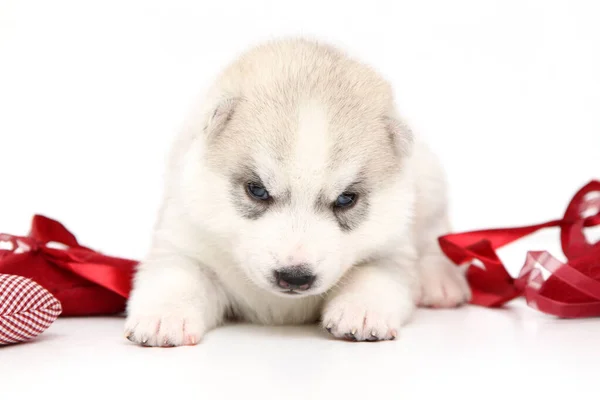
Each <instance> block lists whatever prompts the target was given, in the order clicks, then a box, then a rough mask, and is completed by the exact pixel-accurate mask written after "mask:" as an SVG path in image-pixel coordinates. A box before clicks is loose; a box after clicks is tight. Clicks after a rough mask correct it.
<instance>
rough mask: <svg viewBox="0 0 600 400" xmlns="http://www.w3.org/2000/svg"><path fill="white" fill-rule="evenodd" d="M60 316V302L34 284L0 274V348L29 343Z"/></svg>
mask: <svg viewBox="0 0 600 400" xmlns="http://www.w3.org/2000/svg"><path fill="white" fill-rule="evenodd" d="M61 312H62V307H61V305H60V302H59V301H58V300H57V299H56V298H55V297H54V296H53V295H52V294H51V293H50V292H48V291H47V290H46V289H44V288H43V287H42V286H40V285H38V284H37V283H36V282H34V281H32V280H31V279H27V278H24V277H22V276H16V275H7V274H0V345H5V344H13V343H19V342H25V341H27V340H30V339H33V338H34V337H36V336H38V335H39V334H40V333H42V332H44V331H45V330H46V329H48V327H49V326H50V325H51V324H52V323H53V322H54V321H55V320H56V318H58V316H59V315H60V313H61Z"/></svg>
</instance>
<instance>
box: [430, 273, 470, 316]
mask: <svg viewBox="0 0 600 400" xmlns="http://www.w3.org/2000/svg"><path fill="white" fill-rule="evenodd" d="M470 300H471V289H470V287H469V284H468V282H467V280H466V278H465V276H464V274H463V273H462V272H461V271H460V270H459V269H458V268H457V267H454V266H453V265H448V266H446V265H445V264H444V265H443V266H440V267H434V268H431V267H430V266H427V267H424V268H423V270H422V271H421V298H420V301H419V306H421V307H432V308H454V307H459V306H461V305H463V304H465V303H468V302H469V301H470Z"/></svg>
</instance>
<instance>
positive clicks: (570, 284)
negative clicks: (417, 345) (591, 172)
mask: <svg viewBox="0 0 600 400" xmlns="http://www.w3.org/2000/svg"><path fill="white" fill-rule="evenodd" d="M593 192H595V194H597V195H600V182H599V181H597V180H593V181H591V182H589V183H588V184H587V185H585V186H584V187H583V188H581V189H580V190H579V191H578V192H577V193H576V194H575V196H574V197H573V199H572V200H571V202H570V203H569V206H568V207H567V210H566V211H565V213H564V216H563V218H562V219H558V220H554V221H549V222H546V223H542V224H537V225H530V226H523V227H517V228H500V229H485V230H478V231H472V232H464V233H453V234H448V235H444V236H441V237H440V238H439V244H440V246H441V248H442V251H443V252H444V253H445V254H446V256H447V257H448V258H449V259H450V260H452V262H454V263H455V264H456V265H466V264H467V265H468V269H467V279H468V281H469V285H470V286H471V289H472V290H473V298H472V300H471V304H475V305H480V306H485V307H500V306H502V305H504V304H506V303H507V302H509V301H511V300H513V299H515V298H517V297H520V296H523V297H524V298H525V300H526V301H527V304H528V305H529V306H530V307H532V308H535V309H537V310H539V311H541V312H544V313H547V314H551V315H554V316H557V317H562V318H583V317H596V316H600V241H598V242H596V243H595V244H591V243H589V242H588V241H587V239H586V238H585V236H584V234H583V228H585V227H591V226H596V225H600V196H596V197H591V196H590V194H592V193H593ZM590 211H592V213H591V214H593V215H589V214H590ZM594 211H595V213H594ZM549 227H560V240H561V246H562V250H563V253H564V254H565V256H566V259H567V260H566V262H564V263H563V262H561V261H559V260H557V259H556V258H554V257H553V256H552V255H551V254H549V253H548V252H546V251H530V252H528V253H527V256H526V260H525V264H524V266H523V268H522V269H521V271H520V273H519V275H518V277H517V278H516V279H515V278H513V277H512V276H511V275H510V274H509V273H508V272H507V271H506V268H505V267H504V265H503V264H502V262H501V261H500V259H499V258H498V256H497V254H496V252H495V250H496V249H498V248H500V247H502V246H505V245H507V244H509V243H511V242H514V241H516V240H518V239H521V238H523V237H525V236H527V235H530V234H532V233H534V232H537V231H539V230H541V229H544V228H549ZM474 260H479V263H480V264H481V265H482V266H483V268H481V266H477V265H475V263H477V262H476V261H474ZM542 268H543V269H545V270H546V271H548V272H549V273H550V276H549V277H548V278H547V279H545V278H544V276H543V274H542Z"/></svg>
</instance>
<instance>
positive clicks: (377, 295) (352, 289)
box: [322, 260, 415, 341]
mask: <svg viewBox="0 0 600 400" xmlns="http://www.w3.org/2000/svg"><path fill="white" fill-rule="evenodd" d="M404 267H405V266H404V265H402V264H399V263H397V262H395V261H389V260H388V261H383V260H382V261H377V262H373V263H369V264H367V265H363V266H357V267H355V268H354V269H353V270H351V271H350V272H349V273H348V274H347V276H345V277H344V279H342V281H341V282H340V283H339V284H338V285H337V286H336V288H335V289H333V291H332V292H331V293H330V294H329V295H328V298H327V299H326V302H325V307H324V311H323V316H322V324H323V326H324V327H325V329H327V330H328V331H329V333H331V334H332V335H333V336H335V337H338V338H346V339H350V340H359V341H365V340H366V341H376V340H389V339H394V338H395V337H396V336H397V335H398V331H399V329H400V328H401V326H402V325H403V324H404V323H405V322H406V321H407V320H408V319H409V317H410V316H411V315H412V312H413V310H414V308H415V303H414V299H413V287H412V285H413V282H414V280H415V279H414V277H412V276H411V271H410V269H408V268H406V269H405V268H404ZM410 267H412V268H414V267H413V266H410Z"/></svg>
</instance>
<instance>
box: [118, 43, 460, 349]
mask: <svg viewBox="0 0 600 400" xmlns="http://www.w3.org/2000/svg"><path fill="white" fill-rule="evenodd" d="M165 177H166V185H165V188H164V197H163V202H162V207H161V210H160V213H159V216H158V218H157V221H156V225H155V230H154V233H153V239H152V244H151V248H150V250H149V252H148V254H147V256H146V257H145V258H144V259H143V260H142V262H141V263H140V265H139V266H138V270H137V272H136V275H135V278H134V287H133V290H132V293H131V296H130V299H129V301H128V305H127V320H126V326H125V334H126V336H127V338H128V339H129V340H131V341H133V342H135V343H139V344H142V345H146V346H178V345H184V344H196V343H198V342H199V341H200V340H201V338H202V337H203V335H204V334H205V333H206V332H207V331H208V330H210V329H212V328H215V327H216V326H218V325H220V324H222V323H223V322H224V321H226V320H227V319H228V318H237V319H242V320H246V321H250V322H254V323H259V324H301V323H314V322H317V321H320V322H321V324H322V325H323V327H324V328H326V329H327V330H328V331H329V332H330V333H331V334H332V335H333V336H335V337H339V338H350V339H352V340H359V341H362V340H384V339H393V338H395V337H396V336H397V335H398V332H399V330H400V328H401V327H402V325H403V324H405V323H406V322H407V321H408V320H409V318H410V316H411V315H412V313H413V311H414V309H415V307H416V306H418V305H422V306H434V307H455V306H458V305H461V304H463V303H464V302H466V301H468V300H469V299H470V291H469V288H468V285H467V283H466V280H465V278H464V275H463V273H462V272H461V271H460V270H459V269H458V268H457V267H455V266H454V265H452V264H451V263H450V262H449V261H448V260H447V259H446V258H445V256H444V255H443V254H442V253H441V252H440V249H439V247H438V243H437V238H438V236H440V235H442V234H444V233H447V232H448V231H449V230H450V225H449V222H448V216H447V200H446V183H445V178H444V174H443V171H442V169H441V168H440V165H439V164H438V161H437V159H436V157H435V156H434V155H433V154H432V153H431V151H430V150H429V149H428V148H427V146H425V144H424V143H422V142H421V141H420V140H419V139H418V138H417V137H415V135H414V134H413V133H412V132H411V131H410V129H408V127H407V126H406V125H405V124H404V123H403V122H402V121H401V120H400V117H399V116H398V115H397V112H396V110H395V106H394V101H393V96H392V91H391V88H390V85H389V84H388V83H387V82H386V81H385V80H384V79H383V78H381V77H380V76H379V75H378V74H377V73H375V72H374V71H373V70H372V69H371V68H369V67H368V66H366V65H364V64H362V63H360V62H358V61H356V60H354V59H352V58H350V57H349V56H348V55H346V54H345V53H342V52H341V51H340V50H339V49H336V48H334V47H332V46H330V45H325V44H320V43H316V42H314V41H310V40H305V39H285V40H278V41H273V42H269V43H265V44H262V45H260V46H257V47H255V48H252V49H250V50H249V51H247V52H246V53H245V54H243V55H242V56H241V57H240V58H239V59H237V60H236V61H235V62H233V63H232V64H231V65H229V66H228V67H227V68H226V69H225V70H224V71H223V73H222V74H221V75H220V76H219V77H218V79H217V80H216V82H215V83H214V85H213V86H212V87H211V89H210V90H209V92H208V93H207V94H206V95H205V96H204V97H203V99H202V102H201V104H200V105H199V106H198V107H197V108H195V109H194V110H193V112H192V114H191V118H190V120H189V121H188V123H187V124H186V126H185V129H183V130H182V132H181V133H180V134H179V135H178V136H177V138H176V140H175V141H174V145H173V148H172V151H171V154H170V158H169V161H168V165H167V168H166V175H165Z"/></svg>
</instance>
